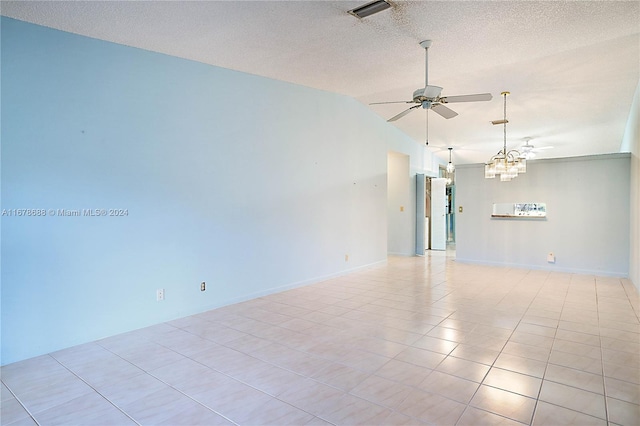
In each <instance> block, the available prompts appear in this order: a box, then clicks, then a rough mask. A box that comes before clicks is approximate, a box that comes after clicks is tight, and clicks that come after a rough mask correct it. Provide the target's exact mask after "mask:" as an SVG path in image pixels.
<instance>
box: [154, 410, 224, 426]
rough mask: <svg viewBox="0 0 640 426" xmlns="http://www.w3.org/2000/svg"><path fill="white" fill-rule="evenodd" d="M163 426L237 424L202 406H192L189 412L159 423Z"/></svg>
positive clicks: (219, 425) (220, 425) (221, 425)
mask: <svg viewBox="0 0 640 426" xmlns="http://www.w3.org/2000/svg"><path fill="white" fill-rule="evenodd" d="M157 424H158V425H162V426H176V425H189V426H232V425H234V424H235V423H233V422H231V421H230V420H228V419H226V418H224V417H223V416H221V415H219V414H217V413H215V412H213V411H211V410H209V409H208V408H206V407H203V406H201V405H194V406H190V407H189V409H188V410H187V411H184V412H180V413H178V414H174V415H172V416H170V417H169V418H167V419H166V420H162V421H160V422H158V423H157Z"/></svg>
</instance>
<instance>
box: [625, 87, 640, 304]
mask: <svg viewBox="0 0 640 426" xmlns="http://www.w3.org/2000/svg"><path fill="white" fill-rule="evenodd" d="M621 151H623V152H630V153H631V188H630V193H629V200H630V204H631V206H630V207H631V210H630V212H629V215H630V225H631V226H630V228H631V229H630V231H631V232H630V235H631V236H630V238H631V241H630V244H629V279H630V280H631V282H632V283H633V284H634V285H635V287H636V289H638V291H640V83H638V86H637V87H636V92H635V95H634V97H633V103H632V105H631V111H630V112H629V119H628V120H627V127H626V130H625V133H624V139H623V141H622V145H621Z"/></svg>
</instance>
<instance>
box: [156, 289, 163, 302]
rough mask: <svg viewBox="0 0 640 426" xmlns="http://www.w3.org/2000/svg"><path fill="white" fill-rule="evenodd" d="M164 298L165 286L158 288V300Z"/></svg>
mask: <svg viewBox="0 0 640 426" xmlns="http://www.w3.org/2000/svg"><path fill="white" fill-rule="evenodd" d="M161 300H164V288H159V289H157V290H156V301H158V302H159V301H161Z"/></svg>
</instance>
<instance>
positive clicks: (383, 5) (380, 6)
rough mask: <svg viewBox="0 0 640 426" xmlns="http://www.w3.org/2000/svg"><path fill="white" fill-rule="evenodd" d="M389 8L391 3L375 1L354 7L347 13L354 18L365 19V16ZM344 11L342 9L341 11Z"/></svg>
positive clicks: (381, 0) (380, 0)
mask: <svg viewBox="0 0 640 426" xmlns="http://www.w3.org/2000/svg"><path fill="white" fill-rule="evenodd" d="M390 7H391V3H389V2H388V1H385V0H375V1H372V2H370V3H367V4H363V5H362V6H360V7H356V8H355V9H351V10H349V11H347V13H349V14H351V15H353V16H355V17H356V18H360V19H362V18H366V17H367V16H371V15H373V14H374V13H378V12H382V11H383V10H387V9H389V8H390ZM343 10H344V9H343Z"/></svg>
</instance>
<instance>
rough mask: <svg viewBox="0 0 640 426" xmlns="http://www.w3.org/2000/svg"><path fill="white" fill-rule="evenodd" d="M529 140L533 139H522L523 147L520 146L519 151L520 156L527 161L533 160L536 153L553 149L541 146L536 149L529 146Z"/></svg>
mask: <svg viewBox="0 0 640 426" xmlns="http://www.w3.org/2000/svg"><path fill="white" fill-rule="evenodd" d="M531 139H533V138H524V145H522V148H521V149H520V152H521V154H522V156H523V157H524V158H526V159H527V160H530V159H532V158H534V157H535V156H536V152H540V151H542V150H545V149H551V148H553V147H552V146H541V147H539V148H536V147H535V146H533V145H531Z"/></svg>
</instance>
